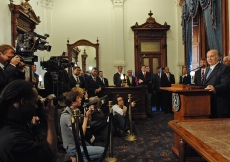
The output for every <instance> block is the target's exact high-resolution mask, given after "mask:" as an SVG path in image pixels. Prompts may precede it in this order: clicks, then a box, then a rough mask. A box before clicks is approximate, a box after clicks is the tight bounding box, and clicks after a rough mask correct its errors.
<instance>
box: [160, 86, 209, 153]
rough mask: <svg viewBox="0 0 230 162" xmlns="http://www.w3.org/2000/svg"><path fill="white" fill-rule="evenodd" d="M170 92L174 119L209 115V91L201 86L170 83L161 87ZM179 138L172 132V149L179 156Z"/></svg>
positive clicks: (201, 117)
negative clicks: (168, 85)
mask: <svg viewBox="0 0 230 162" xmlns="http://www.w3.org/2000/svg"><path fill="white" fill-rule="evenodd" d="M160 89H161V90H166V91H169V92H171V93H172V110H173V112H174V120H178V121H180V120H187V119H205V118H209V116H210V115H211V100H210V92H209V91H208V90H206V89H204V88H203V87H201V86H193V85H182V84H172V87H161V88H160ZM179 139H180V137H179V136H178V135H177V134H176V133H174V146H173V148H172V151H173V152H174V153H175V154H176V155H177V156H179Z"/></svg>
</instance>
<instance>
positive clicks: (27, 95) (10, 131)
mask: <svg viewBox="0 0 230 162" xmlns="http://www.w3.org/2000/svg"><path fill="white" fill-rule="evenodd" d="M37 101H38V92H37V90H36V89H35V88H34V86H33V85H32V84H31V83H29V82H26V81H25V80H15V81H13V82H11V83H9V84H8V85H7V86H6V87H5V88H4V89H3V91H2V93H1V95H0V105H1V106H0V146H1V147H0V159H1V161H11V162H25V161H34V162H41V161H43V162H51V161H55V160H56V156H57V141H56V133H55V129H54V118H53V116H54V106H53V104H52V100H50V99H49V98H47V101H48V103H47V105H46V107H45V106H44V103H42V105H43V107H42V109H43V112H44V114H45V116H46V120H47V136H46V139H45V140H44V141H38V138H37V137H36V136H35V134H34V132H32V130H31V127H30V126H31V120H32V117H33V116H34V115H35V112H36V109H37V108H38V105H37Z"/></svg>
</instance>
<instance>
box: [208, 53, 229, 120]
mask: <svg viewBox="0 0 230 162" xmlns="http://www.w3.org/2000/svg"><path fill="white" fill-rule="evenodd" d="M219 59H220V57H219V55H218V51H217V50H210V51H208V53H207V61H208V64H209V65H210V67H209V68H207V70H206V73H205V81H204V86H205V87H206V88H205V89H208V90H209V91H210V92H212V94H211V117H213V118H226V117H229V113H230V109H229V84H230V69H229V67H228V66H226V65H224V64H222V63H220V62H219Z"/></svg>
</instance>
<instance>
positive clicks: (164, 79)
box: [161, 73, 175, 87]
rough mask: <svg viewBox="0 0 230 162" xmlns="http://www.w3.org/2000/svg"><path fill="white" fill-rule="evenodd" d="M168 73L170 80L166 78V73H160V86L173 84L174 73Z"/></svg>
mask: <svg viewBox="0 0 230 162" xmlns="http://www.w3.org/2000/svg"><path fill="white" fill-rule="evenodd" d="M169 75H170V81H169V80H168V77H167V75H166V73H164V74H163V73H162V75H161V86H162V87H171V84H175V78H174V75H173V74H171V73H169Z"/></svg>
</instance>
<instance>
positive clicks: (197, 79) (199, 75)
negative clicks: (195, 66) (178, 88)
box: [194, 58, 208, 86]
mask: <svg viewBox="0 0 230 162" xmlns="http://www.w3.org/2000/svg"><path fill="white" fill-rule="evenodd" d="M207 66H208V63H207V60H206V58H201V59H200V67H201V68H200V69H199V70H197V71H196V72H195V76H194V83H195V85H198V86H202V85H203V82H204V75H205V72H206V68H207Z"/></svg>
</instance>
